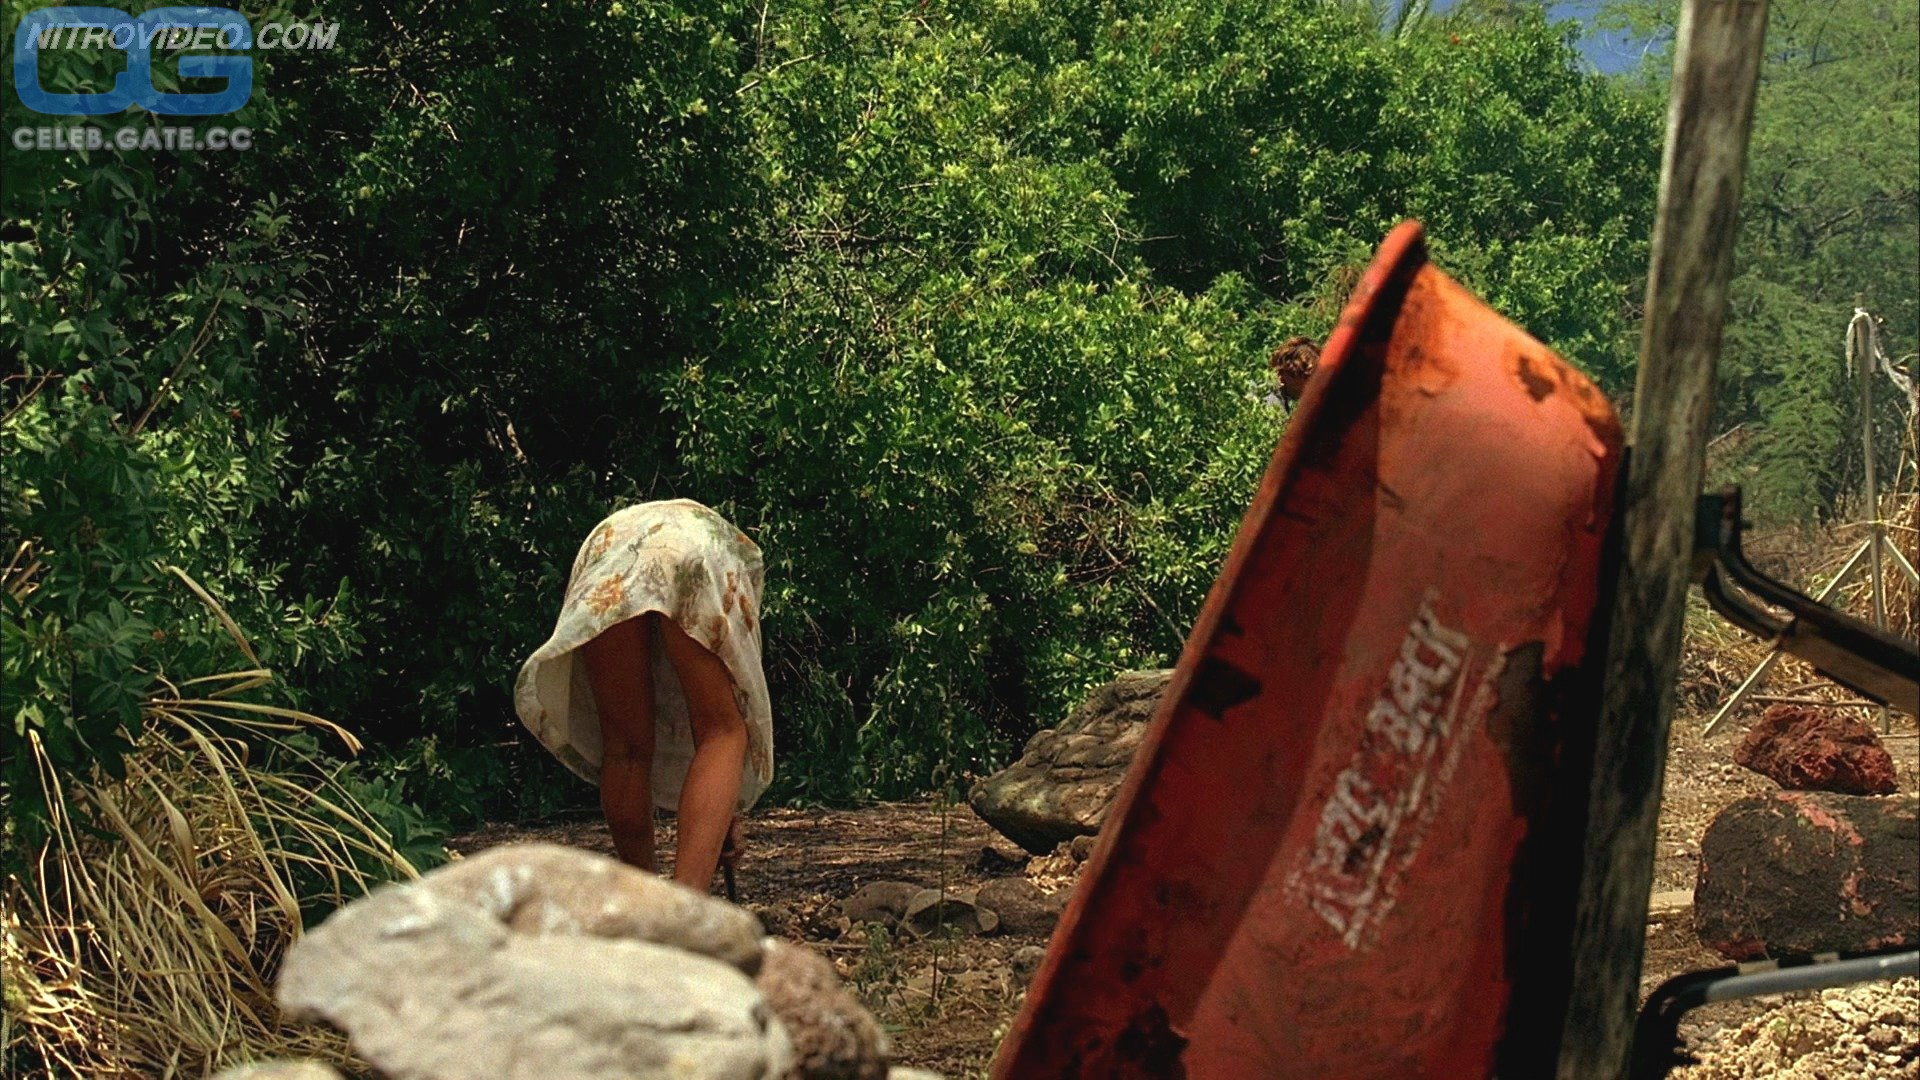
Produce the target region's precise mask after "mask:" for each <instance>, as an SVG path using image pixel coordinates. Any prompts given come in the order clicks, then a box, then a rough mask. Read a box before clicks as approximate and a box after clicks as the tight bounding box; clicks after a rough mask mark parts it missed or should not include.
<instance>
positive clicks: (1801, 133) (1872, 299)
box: [1614, 0, 1920, 519]
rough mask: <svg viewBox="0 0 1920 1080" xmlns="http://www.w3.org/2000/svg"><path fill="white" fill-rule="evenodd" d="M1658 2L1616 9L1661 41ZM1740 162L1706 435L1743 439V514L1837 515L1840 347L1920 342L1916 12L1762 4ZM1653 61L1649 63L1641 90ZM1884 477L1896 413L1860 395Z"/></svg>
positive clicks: (1849, 436) (1900, 349)
mask: <svg viewBox="0 0 1920 1080" xmlns="http://www.w3.org/2000/svg"><path fill="white" fill-rule="evenodd" d="M1676 10H1677V9H1676V8H1675V7H1674V6H1673V5H1671V4H1669V3H1665V2H1661V3H1632V4H1626V5H1622V6H1620V7H1618V8H1617V9H1615V12H1614V16H1615V18H1616V20H1617V21H1619V22H1620V23H1622V24H1624V25H1628V26H1631V27H1633V28H1635V29H1637V30H1638V31H1639V32H1641V33H1643V34H1646V35H1649V36H1651V37H1653V38H1655V39H1656V40H1666V41H1670V27H1671V25H1672V20H1673V17H1674V12H1675V11H1676ZM1768 11H1769V15H1768V18H1769V22H1768V26H1767V58H1766V63H1765V66H1764V67H1763V68H1762V70H1761V82H1760V93H1759V99H1758V101H1757V103H1756V106H1755V116H1754V127H1753V142H1752V147H1751V150H1750V151H1749V157H1748V164H1747V177H1746V186H1745V193H1744V199H1743V203H1742V207H1741V229H1740V239H1739V246H1738V249H1737V250H1736V252H1735V256H1734V268H1735V275H1736V276H1735V278H1734V281H1733V285H1732V306H1731V311H1730V317H1729V321H1728V326H1727V336H1726V345H1725V348H1724V351H1723V354H1722V356H1721V385H1720V398H1719V402H1718V404H1717V407H1716V415H1717V423H1718V424H1720V425H1721V426H1722V427H1723V428H1724V429H1734V428H1742V429H1744V430H1743V434H1744V435H1746V436H1747V437H1745V438H1743V439H1741V440H1737V445H1738V447H1739V448H1738V450H1737V451H1735V452H1733V453H1730V454H1727V455H1724V456H1723V458H1722V460H1721V461H1720V462H1719V468H1720V470H1721V471H1722V472H1723V473H1724V474H1725V476H1726V477H1727V478H1729V479H1735V480H1739V481H1741V482H1743V483H1745V484H1746V485H1748V487H1749V488H1750V489H1751V491H1752V493H1753V497H1752V502H1753V505H1754V507H1755V509H1756V511H1758V512H1759V513H1761V514H1763V515H1766V516H1771V517H1775V518H1791V519H1808V518H1813V517H1824V516H1828V515H1831V514H1834V513H1836V512H1842V511H1843V510H1844V508H1845V503H1846V500H1847V499H1848V498H1849V497H1850V496H1852V495H1853V494H1854V493H1855V492H1857V491H1858V490H1859V485H1860V482H1861V476H1862V472H1863V461H1862V453H1861V450H1860V424H1861V419H1860V415H1859V407H1858V386H1857V383H1855V382H1854V381H1853V380H1852V379H1851V378H1850V377H1849V375H1848V372H1847V370H1846V363H1845V353H1844V333H1845V330H1846V326H1847V322H1848V320H1849V319H1850V318H1851V317H1852V314H1853V310H1854V308H1855V307H1856V306H1861V307H1865V308H1866V309H1868V310H1869V311H1872V312H1873V313H1874V314H1876V315H1878V316H1881V317H1882V318H1884V319H1885V330H1884V333H1883V336H1884V338H1885V340H1886V343H1887V346H1888V351H1889V352H1890V353H1891V354H1893V355H1894V356H1895V357H1896V358H1898V357H1900V356H1902V355H1903V354H1910V353H1912V352H1913V351H1914V349H1915V342H1916V341H1920V49H1917V48H1916V46H1915V42H1916V41H1920V10H1916V8H1915V7H1914V5H1913V4H1911V3H1902V2H1898V0H1835V2H1823V3H1812V2H1809V0H1773V3H1772V4H1771V5H1770V7H1769V9H1768ZM1670 66H1671V60H1670V54H1669V53H1667V52H1665V51H1656V52H1655V53H1654V54H1653V55H1652V56H1650V58H1649V60H1648V69H1649V70H1648V75H1647V79H1646V82H1647V85H1648V87H1649V93H1651V94H1656V95H1657V94H1663V93H1664V83H1663V81H1662V80H1661V78H1660V76H1659V73H1660V72H1662V71H1664V70H1667V69H1668V68H1670ZM1875 392H1876V396H1877V397H1878V399H1879V403H1880V405H1881V408H1880V409H1879V410H1877V415H1876V416H1875V417H1874V421H1875V423H1876V425H1877V426H1878V427H1879V429H1880V438H1879V439H1878V442H1879V445H1880V447H1881V448H1882V449H1883V451H1884V452H1885V453H1886V455H1887V459H1886V460H1885V461H1884V462H1883V463H1882V469H1883V475H1891V474H1892V465H1893V462H1894V460H1895V455H1897V454H1898V453H1899V449H1900V447H1901V445H1902V443H1903V442H1904V441H1905V440H1904V439H1902V438H1901V437H1900V427H1901V422H1902V420H1903V419H1904V412H1903V410H1902V409H1901V408H1900V406H1899V403H1898V402H1897V401H1896V400H1895V398H1896V395H1895V394H1894V393H1893V392H1892V387H1891V386H1890V385H1888V384H1886V383H1884V382H1883V383H1882V384H1881V385H1880V386H1878V387H1876V388H1875Z"/></svg>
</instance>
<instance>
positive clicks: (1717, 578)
mask: <svg viewBox="0 0 1920 1080" xmlns="http://www.w3.org/2000/svg"><path fill="white" fill-rule="evenodd" d="M1741 527H1742V522H1741V520H1740V489H1739V488H1728V489H1727V490H1726V491H1723V492H1720V493H1718V494H1710V495H1702V496H1700V501H1699V503H1698V505H1697V508H1696V510H1695V513H1694V526H1693V530H1694V543H1693V570H1694V578H1695V580H1697V581H1699V583H1700V591H1701V592H1703V593H1705V594H1706V597H1707V604H1708V605H1709V606H1711V607H1712V608H1713V610H1715V611H1717V612H1719V613H1720V614H1721V616H1723V617H1724V618H1725V619H1726V620H1727V621H1728V622H1731V623H1732V624H1734V625H1735V626H1738V627H1739V628H1740V629H1742V630H1745V631H1746V632H1747V633H1749V634H1752V635H1754V636H1755V637H1758V638H1762V639H1765V640H1767V641H1771V642H1773V643H1774V645H1775V646H1776V647H1777V648H1779V649H1780V650H1781V651H1783V652H1787V653H1791V654H1793V655H1794V656H1797V657H1799V658H1800V659H1802V660H1805V661H1806V662H1807V663H1809V664H1812V665H1813V666H1814V668H1815V669H1817V670H1818V671H1819V672H1820V673H1821V674H1823V675H1825V676H1827V677H1828V678H1830V679H1832V680H1833V681H1835V682H1837V683H1840V684H1841V685H1843V686H1847V687H1849V688H1851V689H1853V690H1856V691H1858V692H1859V693H1860V694H1861V695H1863V696H1865V697H1867V698H1870V699H1872V700H1874V701H1877V702H1881V703H1883V704H1887V705H1891V706H1893V707H1894V708H1896V709H1900V710H1902V711H1904V712H1905V713H1906V714H1907V715H1909V716H1920V649H1916V648H1915V647H1914V644H1913V643H1912V642H1910V641H1905V640H1903V639H1901V638H1899V637H1897V636H1896V635H1893V634H1890V633H1888V632H1886V631H1885V630H1880V629H1877V628H1875V627H1874V626H1873V625H1872V624H1870V623H1866V622H1863V621H1861V620H1859V619H1856V618H1854V617H1853V616H1851V615H1848V614H1846V613H1845V612H1841V611H1836V610H1834V609H1833V608H1830V607H1828V606H1826V605H1825V604H1822V603H1820V602H1819V601H1817V600H1814V599H1812V598H1810V597H1807V596H1804V595H1802V594H1801V593H1799V592H1796V591H1795V590H1793V589H1792V588H1789V587H1788V586H1786V585H1783V584H1781V583H1780V582H1778V581H1775V580H1773V579H1772V578H1770V577H1768V576H1767V575H1765V574H1763V573H1761V572H1760V571H1759V570H1758V569H1757V568H1755V567H1754V565H1753V564H1752V563H1750V562H1748V561H1747V557H1746V555H1745V554H1744V553H1743V552H1742V551H1741V549H1740V533H1741ZM1728 582H1731V583H1732V584H1733V585H1735V586H1737V587H1738V588H1740V589H1742V590H1744V591H1745V592H1746V593H1750V594H1752V596H1753V597H1755V598H1757V599H1758V600H1759V601H1760V602H1761V603H1764V604H1767V605H1771V606H1772V607H1776V608H1780V609H1782V610H1784V611H1785V612H1786V617H1784V618H1782V617H1781V616H1779V615H1776V614H1774V613H1773V612H1772V611H1769V610H1767V609H1766V608H1765V607H1762V606H1761V605H1760V604H1758V603H1755V602H1754V601H1753V600H1751V599H1748V597H1746V596H1744V595H1741V594H1740V593H1737V592H1734V591H1731V590H1729V589H1728V588H1727V584H1728Z"/></svg>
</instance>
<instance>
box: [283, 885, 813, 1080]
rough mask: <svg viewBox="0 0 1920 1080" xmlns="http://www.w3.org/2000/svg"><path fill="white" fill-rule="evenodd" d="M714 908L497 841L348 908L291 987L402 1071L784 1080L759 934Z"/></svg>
mask: <svg viewBox="0 0 1920 1080" xmlns="http://www.w3.org/2000/svg"><path fill="white" fill-rule="evenodd" d="M596 862H597V863H600V864H607V865H608V866H610V867H611V868H604V867H603V868H595V867H594V866H592V865H590V864H592V863H596ZM636 875H637V877H636ZM643 879H644V880H643ZM549 885H551V886H552V887H551V888H550V889H549V888H548V886H549ZM673 890H678V892H675V891H673ZM710 905H713V906H717V907H718V908H728V907H729V905H726V904H724V903H722V902H721V901H718V900H712V899H709V898H707V897H703V896H700V895H699V894H696V893H693V892H692V891H691V890H685V889H681V888H680V887H679V886H677V885H673V884H672V883H670V882H666V881H662V880H659V879H657V878H653V877H652V876H651V875H646V874H644V873H642V872H641V871H638V870H632V869H630V868H628V867H624V866H620V865H618V864H614V863H612V860H609V859H606V858H605V857H604V856H599V855H593V854H590V853H587V852H578V851H572V850H569V849H564V848H552V847H546V848H531V849H527V848H521V849H515V848H502V849H496V850H495V851H492V852H488V853H487V854H486V855H483V856H480V857H477V858H475V859H471V860H467V861H466V862H465V863H464V864H457V865H455V866H452V867H448V868H445V869H442V870H440V871H436V872H435V873H433V874H430V875H428V876H427V877H426V878H424V879H422V880H421V881H419V882H415V883H412V884H408V885H403V886H389V887H387V888H384V889H380V890H378V891H376V892H374V893H373V894H372V895H370V896H367V897H365V898H363V899H361V900H358V901H355V902H354V903H352V904H349V905H348V906H346V907H345V908H342V909H341V910H340V911H338V912H335V913H334V915H333V916H332V917H331V918H329V919H327V921H326V922H324V923H322V924H321V925H320V926H319V927H318V928H316V929H314V930H313V931H311V932H310V933H308V934H307V935H305V936H304V937H303V938H301V939H300V941H299V942H297V943H296V944H295V945H294V946H293V948H292V949H291V950H290V951H289V952H288V955H287V959H286V963H285V966H284V968H283V969H282V971H281V974H280V982H279V986H278V998H279V1001H280V1004H281V1006H282V1007H283V1008H285V1009H286V1010H287V1011H288V1013H289V1014H290V1015H292V1016H293V1017H295V1018H296V1019H320V1020H325V1021H327V1022H329V1023H331V1024H333V1025H335V1026H336V1027H339V1028H341V1029H342V1030H344V1031H345V1032H346V1033H347V1035H348V1037H349V1039H350V1040H351V1042H352V1045H353V1048H354V1050H355V1051H356V1052H357V1053H358V1054H359V1055H360V1056H362V1057H364V1058H365V1059H366V1060H367V1061H368V1062H370V1063H371V1064H373V1065H374V1066H375V1067H376V1068H377V1069H379V1070H380V1072H381V1073H382V1074H383V1075H384V1076H386V1077H389V1078H391V1080H535V1078H541V1080H613V1078H615V1077H621V1078H625V1077H633V1076H672V1077H676V1078H686V1080H780V1078H783V1077H786V1076H788V1075H789V1073H790V1070H791V1069H792V1067H793V1064H794V1055H793V1049H792V1044H791V1042H790V1040H789V1038H788V1035H787V1032H786V1029H785V1027H784V1026H783V1025H782V1024H781V1023H780V1021H779V1020H778V1019H777V1018H776V1017H775V1016H774V1014H773V1011H772V1010H771V1009H770V1008H769V1006H768V1004H767V1002H766V1000H765V998H763V997H762V995H761V993H760V991H759V990H758V989H757V988H756V987H755V986H754V984H753V981H752V980H751V979H749V978H748V977H747V974H746V973H745V971H743V968H757V966H758V964H759V957H760V949H759V945H758V938H757V935H756V936H755V941H754V947H753V955H752V956H751V957H750V958H749V957H743V956H739V955H738V954H739V953H740V952H741V950H740V948H739V946H738V939H737V937H736V936H735V931H734V930H733V929H730V926H731V925H732V924H733V923H734V922H736V921H737V920H736V918H735V914H733V913H728V914H722V913H720V912H719V911H716V910H714V908H713V907H711V906H710ZM737 917H738V919H739V920H745V921H746V923H747V924H748V925H749V926H750V927H751V925H752V923H753V917H752V916H751V915H749V914H747V913H746V912H744V911H738V912H737ZM749 932H752V931H751V930H749ZM644 934H654V935H659V936H660V937H662V938H664V939H669V940H672V941H673V943H671V944H662V943H658V942H655V941H651V940H646V939H645V938H644V937H643V936H642V935H644ZM682 942H685V943H691V944H692V945H695V946H697V947H698V948H699V949H700V950H701V951H699V952H694V951H688V949H687V948H685V947H682V944H681V943H682ZM716 957H722V958H719V959H717V958H716Z"/></svg>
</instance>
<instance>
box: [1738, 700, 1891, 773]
mask: <svg viewBox="0 0 1920 1080" xmlns="http://www.w3.org/2000/svg"><path fill="white" fill-rule="evenodd" d="M1733 760H1735V761H1737V762H1739V763H1740V764H1741V765H1743V766H1745V767H1747V768H1749V769H1752V770H1753V771H1754V772H1757V773H1759V774H1760V775H1762V776H1766V777H1770V778H1771V779H1772V780H1773V781H1774V782H1775V783H1777V784H1779V785H1780V786H1781V787H1783V788H1787V789H1788V790H1791V791H1834V792H1839V793H1840V794H1842V795H1889V794H1892V793H1893V792H1894V791H1897V790H1899V787H1900V784H1899V781H1898V780H1897V779H1895V776H1894V771H1893V755H1892V754H1889V753H1887V748H1886V747H1884V746H1882V745H1880V737H1879V736H1878V735H1875V734H1874V733H1873V729H1872V728H1870V727H1868V726H1867V725H1866V724H1863V723H1861V722H1860V721H1858V720H1856V719H1854V718H1853V717H1851V716H1849V715H1847V714H1845V713H1842V712H1838V711H1836V710H1833V709H1823V708H1820V707H1818V706H1813V705H1775V706H1773V707H1772V708H1770V709H1768V710H1767V711H1766V713H1765V714H1763V715H1762V716H1761V717H1760V722H1759V723H1757V724H1755V725H1753V728H1752V730H1750V731H1748V732H1747V738H1746V741H1744V742H1742V743H1741V744H1740V749H1739V750H1738V751H1736V752H1735V753H1734V755H1733Z"/></svg>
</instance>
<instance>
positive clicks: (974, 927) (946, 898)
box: [900, 889, 1000, 937]
mask: <svg viewBox="0 0 1920 1080" xmlns="http://www.w3.org/2000/svg"><path fill="white" fill-rule="evenodd" d="M900 925H901V926H903V927H905V928H906V930H907V932H908V933H909V934H912V935H913V936H914V937H930V936H932V935H934V934H937V933H940V932H942V931H944V930H953V931H957V932H959V933H962V934H991V933H993V932H994V931H995V930H998V929H999V928H1000V916H999V915H998V914H996V913H995V912H994V911H992V910H991V909H989V908H985V907H982V906H980V905H979V904H978V903H976V902H975V900H974V898H973V895H972V894H971V893H955V892H942V891H940V890H939V889H921V890H920V891H919V892H918V893H915V894H914V897H913V901H912V902H911V903H909V904H908V905H907V911H906V914H905V915H902V916H901V917H900Z"/></svg>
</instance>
